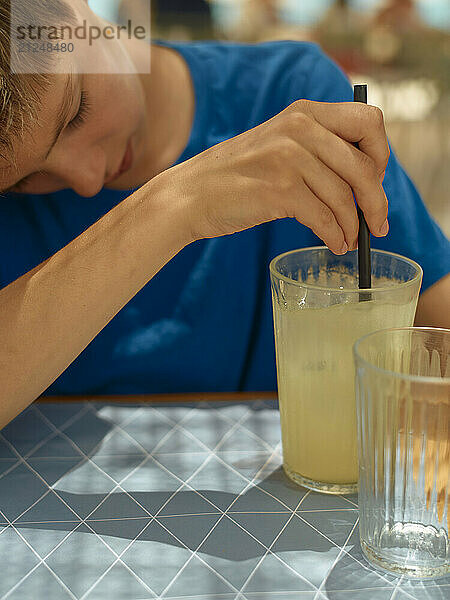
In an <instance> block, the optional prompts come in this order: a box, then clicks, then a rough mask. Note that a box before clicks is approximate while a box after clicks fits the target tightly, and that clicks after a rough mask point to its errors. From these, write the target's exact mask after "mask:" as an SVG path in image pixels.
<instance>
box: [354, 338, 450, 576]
mask: <svg viewBox="0 0 450 600" xmlns="http://www.w3.org/2000/svg"><path fill="white" fill-rule="evenodd" d="M449 352H450V330H448V329H432V328H414V327H410V328H399V329H387V330H382V331H377V332H375V333H371V334H369V335H366V336H365V337H363V338H362V339H360V340H358V341H357V342H356V344H355V346H354V357H355V364H356V399H357V420H358V447H359V513H360V524H359V528H360V540H361V548H362V550H363V552H364V554H365V556H366V558H367V559H368V560H369V561H370V562H371V563H372V564H374V565H376V566H378V567H381V568H382V569H385V570H387V571H390V572H393V573H397V574H405V575H406V576H409V577H436V576H441V575H446V574H447V573H449V572H450V562H449V561H450V552H449V537H448V535H449V521H450V510H449V481H450V358H449Z"/></svg>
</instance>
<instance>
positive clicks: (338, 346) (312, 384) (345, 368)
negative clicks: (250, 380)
mask: <svg viewBox="0 0 450 600" xmlns="http://www.w3.org/2000/svg"><path fill="white" fill-rule="evenodd" d="M415 308H416V300H415V299H413V300H412V301H411V302H409V303H408V304H381V303H377V302H374V301H363V302H358V301H356V302H353V303H347V304H336V305H334V306H328V307H325V308H310V307H308V308H303V309H302V308H300V307H299V306H297V307H296V308H295V307H294V308H292V307H283V306H281V305H280V304H278V305H277V306H276V307H275V327H276V340H277V345H276V347H277V370H278V394H279V400H280V416H281V429H282V440H283V455H284V467H285V470H286V471H287V473H288V474H289V475H290V476H291V477H292V478H294V479H295V478H296V475H300V476H301V477H302V478H306V479H308V480H311V481H312V482H324V483H330V484H352V483H353V484H354V483H355V482H357V480H358V460H357V431H356V404H355V389H354V367H353V357H352V346H353V343H354V342H355V341H356V340H357V339H358V338H360V337H361V336H363V335H365V334H366V333H369V332H371V331H375V330H377V329H383V328H386V327H402V326H409V325H412V322H413V319H414V312H415Z"/></svg>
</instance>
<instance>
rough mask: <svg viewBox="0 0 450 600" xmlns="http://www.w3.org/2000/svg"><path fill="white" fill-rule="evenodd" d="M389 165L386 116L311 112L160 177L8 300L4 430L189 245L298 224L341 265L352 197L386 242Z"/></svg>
mask: <svg viewBox="0 0 450 600" xmlns="http://www.w3.org/2000/svg"><path fill="white" fill-rule="evenodd" d="M357 105H359V106H357ZM354 142H358V145H359V148H358V149H357V148H355V146H354V145H353V143H354ZM388 156H389V148H388V145H387V139H386V133H385V130H384V124H383V117H382V114H381V112H380V111H379V110H378V109H375V108H374V107H371V106H368V105H365V104H361V103H354V102H347V103H335V104H334V103H320V102H310V101H306V100H305V101H303V100H302V101H298V102H294V103H293V104H292V105H291V106H290V107H288V108H287V109H285V110H284V111H282V112H281V113H280V114H279V115H276V116H275V117H273V118H272V119H269V120H268V121H266V122H265V123H262V124H261V125H259V126H258V127H255V128H253V129H251V130H249V131H247V132H245V133H243V134H241V135H238V136H236V137H235V138H232V139H230V140H226V141H224V142H222V143H220V144H217V145H216V146H213V147H212V148H210V149H208V150H205V152H202V153H201V154H198V155H197V156H195V157H193V158H191V159H190V160H187V161H186V162H184V163H182V164H178V165H176V166H174V167H172V168H170V169H167V170H166V171H164V172H162V173H160V174H159V175H158V176H157V177H155V178H154V179H152V180H151V181H150V182H148V183H147V184H146V185H144V186H143V187H142V188H140V189H139V190H138V191H137V192H135V193H134V194H132V195H131V196H130V197H129V198H127V199H126V200H124V201H123V202H121V203H120V204H119V205H117V206H116V207H115V208H113V209H112V210H111V211H110V212H109V213H107V214H106V215H105V216H103V217H102V218H101V219H100V220H99V221H97V223H95V224H94V225H92V226H91V227H89V229H87V230H86V231H85V232H84V233H82V234H81V235H80V236H78V237H77V238H76V239H75V240H73V241H72V242H70V243H69V244H68V245H67V246H65V247H64V248H62V249H61V250H60V251H59V252H57V253H56V254H55V255H53V256H52V257H50V258H49V259H48V260H47V261H45V262H44V263H42V264H41V265H39V266H38V267H36V268H35V269H33V270H32V271H30V272H29V273H26V274H25V275H23V276H22V277H20V278H19V279H17V280H16V281H14V282H13V283H11V284H10V285H8V286H7V287H6V288H4V289H3V290H0V335H1V345H0V427H3V426H4V425H5V424H6V423H8V422H9V421H10V420H11V419H12V418H13V417H14V416H16V415H17V414H19V413H20V412H21V411H22V410H23V409H24V408H25V407H26V406H28V405H29V404H30V403H31V402H33V400H35V399H36V398H37V397H38V396H39V395H40V394H41V393H42V392H43V391H44V390H46V389H47V387H48V386H49V385H51V384H52V383H53V381H54V380H55V379H56V378H57V377H58V376H59V375H60V374H61V373H62V372H63V371H64V370H65V369H66V368H67V367H68V366H69V365H70V364H71V362H72V361H73V360H75V358H76V357H77V356H78V355H79V354H80V353H81V352H82V351H83V350H84V349H85V348H86V346H87V345H88V344H89V343H90V342H91V341H92V340H93V339H94V337H95V336H96V335H97V334H98V333H99V332H100V331H101V330H102V329H103V328H104V327H105V326H106V325H107V324H108V322H109V321H110V320H111V319H112V318H113V317H114V316H115V315H116V314H117V313H118V312H119V310H120V309H121V308H123V306H124V305H125V304H126V303H127V302H128V301H129V300H131V298H132V297H133V296H134V295H135V294H136V293H137V292H138V291H139V290H140V289H141V288H142V287H143V286H144V285H145V284H146V283H147V282H148V281H149V280H150V279H151V278H152V277H153V276H154V275H155V274H156V273H157V272H158V271H159V270H160V269H161V268H162V267H163V266H164V265H165V264H166V263H167V262H168V261H169V260H170V259H171V258H173V256H175V254H177V252H179V251H180V250H181V249H182V248H183V247H184V246H186V245H187V244H189V243H190V242H191V241H194V240H197V239H203V238H210V237H218V236H221V235H229V234H232V233H235V232H237V231H242V230H244V229H248V228H249V227H254V226H255V225H259V224H261V223H265V222H268V221H272V220H274V219H280V218H284V217H293V218H295V219H297V220H298V221H299V222H300V223H303V224H304V225H306V226H308V227H310V228H311V229H312V230H313V231H314V232H315V233H316V234H317V235H318V236H319V237H321V238H322V239H323V240H324V242H325V243H326V244H327V245H328V246H329V248H330V249H331V250H332V251H333V252H336V253H338V254H343V253H345V252H346V251H347V249H348V248H352V247H355V242H356V239H357V233H358V219H357V215H356V209H355V204H354V200H353V193H352V190H353V191H354V192H355V195H356V197H357V200H358V204H359V205H360V206H361V208H362V209H363V211H364V214H365V216H366V220H367V223H368V225H369V228H370V230H371V232H372V233H373V234H374V235H378V236H382V235H385V234H386V233H387V229H388V225H387V221H386V214H387V199H386V196H385V194H384V191H383V188H382V185H381V181H382V178H383V172H384V170H385V168H386V164H387V160H388Z"/></svg>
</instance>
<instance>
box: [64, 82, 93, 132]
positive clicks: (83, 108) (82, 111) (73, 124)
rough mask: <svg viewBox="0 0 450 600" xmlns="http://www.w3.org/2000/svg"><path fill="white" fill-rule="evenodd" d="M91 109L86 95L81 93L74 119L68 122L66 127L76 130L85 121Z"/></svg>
mask: <svg viewBox="0 0 450 600" xmlns="http://www.w3.org/2000/svg"><path fill="white" fill-rule="evenodd" d="M90 109H91V105H90V103H89V100H88V98H87V93H86V92H84V91H82V92H81V96H80V105H79V107H78V112H77V114H76V115H75V116H74V118H73V119H72V120H71V121H69V123H68V124H67V127H69V128H73V129H76V128H78V127H80V126H81V125H82V124H83V123H84V122H85V121H86V118H87V116H88V114H89V111H90Z"/></svg>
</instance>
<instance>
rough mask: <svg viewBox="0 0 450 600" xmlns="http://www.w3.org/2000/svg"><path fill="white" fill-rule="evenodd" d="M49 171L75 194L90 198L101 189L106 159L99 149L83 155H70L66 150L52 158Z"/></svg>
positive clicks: (77, 153)
mask: <svg viewBox="0 0 450 600" xmlns="http://www.w3.org/2000/svg"><path fill="white" fill-rule="evenodd" d="M63 152H64V151H63ZM49 170H50V171H52V172H53V173H54V174H55V175H57V176H58V178H60V179H62V180H63V181H64V183H65V184H66V185H67V187H70V188H71V189H73V191H74V192H75V193H76V194H78V195H79V196H83V197H84V198H90V197H92V196H95V195H96V194H98V193H99V192H100V191H101V189H102V188H103V183H104V181H105V171H106V157H105V154H104V153H103V151H101V150H100V149H92V150H90V151H86V152H84V153H80V152H76V153H75V152H74V153H71V152H67V150H66V151H65V152H64V154H61V153H59V154H58V155H56V156H55V157H54V158H53V164H52V165H51V167H50V169H49Z"/></svg>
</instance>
